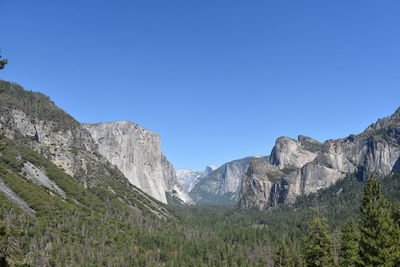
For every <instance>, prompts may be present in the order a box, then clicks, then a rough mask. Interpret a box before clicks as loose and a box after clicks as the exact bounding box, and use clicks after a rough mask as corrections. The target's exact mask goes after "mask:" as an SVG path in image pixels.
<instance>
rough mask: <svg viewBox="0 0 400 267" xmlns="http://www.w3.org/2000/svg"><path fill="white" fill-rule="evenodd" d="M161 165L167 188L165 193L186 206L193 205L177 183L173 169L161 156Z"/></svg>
mask: <svg viewBox="0 0 400 267" xmlns="http://www.w3.org/2000/svg"><path fill="white" fill-rule="evenodd" d="M161 165H162V170H163V176H164V181H165V184H166V187H167V189H166V192H168V193H169V194H170V195H171V196H173V197H175V198H178V199H180V200H181V201H183V202H184V203H186V204H188V205H194V202H193V200H192V199H191V198H190V197H189V195H188V194H187V193H186V191H185V189H184V188H183V186H182V185H181V184H180V182H179V181H178V178H177V176H176V172H175V169H174V167H173V166H172V164H171V163H170V162H169V161H168V159H167V158H166V157H165V156H164V155H163V154H162V155H161Z"/></svg>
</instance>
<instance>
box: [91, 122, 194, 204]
mask: <svg viewBox="0 0 400 267" xmlns="http://www.w3.org/2000/svg"><path fill="white" fill-rule="evenodd" d="M84 127H85V128H86V129H87V130H88V131H89V132H90V134H91V136H92V137H93V139H94V140H95V142H96V144H97V149H98V152H99V153H100V154H101V155H103V156H104V157H105V158H106V159H108V160H109V161H110V162H111V163H112V164H114V165H115V166H117V167H118V169H119V170H120V171H121V172H122V173H123V174H124V175H125V177H126V178H127V179H128V180H129V182H130V183H131V184H133V185H135V186H137V187H138V188H140V189H141V190H143V191H144V192H145V193H147V194H149V195H150V196H152V197H154V198H155V199H157V200H159V201H161V202H163V203H167V198H166V194H165V193H166V192H170V193H171V194H174V195H175V196H176V197H178V198H180V199H181V200H182V201H184V202H185V203H188V204H192V203H193V202H192V200H191V199H190V197H189V196H188V195H187V194H186V193H185V192H184V190H183V188H182V187H181V185H180V184H179V182H178V181H177V178H176V174H175V170H174V168H173V166H172V164H171V163H170V162H169V161H168V160H167V159H166V158H165V156H164V155H163V154H162V153H161V146H160V136H159V135H158V134H157V133H155V132H152V131H150V130H147V129H145V128H143V127H141V126H140V125H137V124H135V123H132V122H128V121H117V122H104V123H96V124H85V125H84Z"/></svg>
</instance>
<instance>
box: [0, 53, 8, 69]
mask: <svg viewBox="0 0 400 267" xmlns="http://www.w3.org/2000/svg"><path fill="white" fill-rule="evenodd" d="M2 58H3V57H2V56H1V55H0V70H2V69H4V67H5V66H6V65H7V63H8V60H7V59H2Z"/></svg>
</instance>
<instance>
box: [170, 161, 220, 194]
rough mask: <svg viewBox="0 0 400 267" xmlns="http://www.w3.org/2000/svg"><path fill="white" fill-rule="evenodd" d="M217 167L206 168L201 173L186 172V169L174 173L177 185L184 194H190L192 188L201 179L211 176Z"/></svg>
mask: <svg viewBox="0 0 400 267" xmlns="http://www.w3.org/2000/svg"><path fill="white" fill-rule="evenodd" d="M216 169H217V167H215V166H212V165H211V166H207V167H206V169H205V170H204V171H202V172H200V171H194V170H188V169H179V170H177V171H176V176H177V178H178V181H179V183H180V184H181V185H182V186H183V188H184V190H185V192H187V193H190V192H191V191H192V190H193V188H194V186H195V185H196V184H197V183H198V182H200V181H201V179H202V178H204V177H205V176H207V175H209V174H211V173H212V172H213V171H215V170H216Z"/></svg>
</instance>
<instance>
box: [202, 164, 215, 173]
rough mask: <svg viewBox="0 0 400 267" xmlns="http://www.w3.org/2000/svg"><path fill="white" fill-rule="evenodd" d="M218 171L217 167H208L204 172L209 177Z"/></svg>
mask: <svg viewBox="0 0 400 267" xmlns="http://www.w3.org/2000/svg"><path fill="white" fill-rule="evenodd" d="M216 169H217V167H216V166H214V165H208V166H207V167H206V169H205V170H204V174H205V175H209V174H210V173H212V172H213V171H215V170H216Z"/></svg>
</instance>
